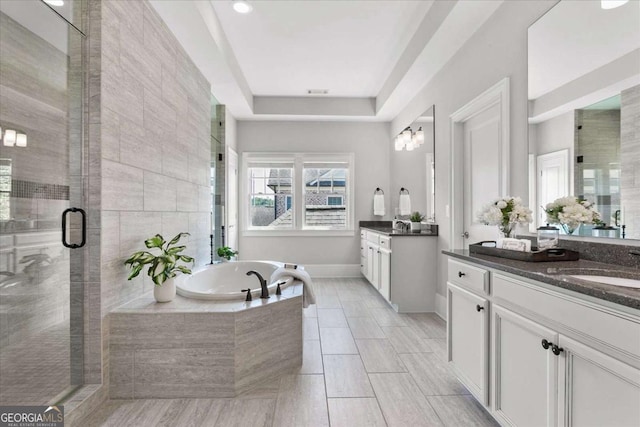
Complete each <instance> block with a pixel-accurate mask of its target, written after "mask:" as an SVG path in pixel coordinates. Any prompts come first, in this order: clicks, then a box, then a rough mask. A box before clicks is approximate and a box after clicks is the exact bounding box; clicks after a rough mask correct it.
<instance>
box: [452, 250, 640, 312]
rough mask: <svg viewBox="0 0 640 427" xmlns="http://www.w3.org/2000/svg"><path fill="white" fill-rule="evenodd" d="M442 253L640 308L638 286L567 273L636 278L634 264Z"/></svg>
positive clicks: (458, 251) (466, 251)
mask: <svg viewBox="0 0 640 427" xmlns="http://www.w3.org/2000/svg"><path fill="white" fill-rule="evenodd" d="M442 253H443V254H445V255H449V256H451V257H454V258H459V259H462V260H466V261H471V262H474V263H477V264H480V265H483V266H485V267H490V268H494V269H496V270H501V271H506V272H508V273H513V274H516V275H518V276H522V277H526V278H529V279H532V280H537V281H540V282H543V283H546V284H549V285H552V286H557V287H559V288H563V289H568V290H570V291H574V292H578V293H581V294H584V295H589V296H592V297H595V298H598V299H602V300H605V301H609V302H613V303H616V304H620V305H624V306H626V307H631V308H634V309H636V310H640V289H635V288H627V287H622V286H614V285H607V284H604V283H597V282H591V281H584V280H580V279H576V278H574V277H570V275H579V274H588V275H599V276H614V277H625V278H629V279H638V280H640V270H638V269H637V268H632V267H625V266H621V265H615V264H605V263H602V262H596V261H588V260H579V261H556V262H525V261H516V260H512V259H506V258H498V257H493V256H488V255H479V254H470V253H469V251H468V250H462V249H454V250H450V251H442ZM639 314H640V313H639Z"/></svg>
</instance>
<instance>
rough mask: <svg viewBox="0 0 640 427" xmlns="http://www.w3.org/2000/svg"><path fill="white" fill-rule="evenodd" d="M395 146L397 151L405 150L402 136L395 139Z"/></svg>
mask: <svg viewBox="0 0 640 427" xmlns="http://www.w3.org/2000/svg"><path fill="white" fill-rule="evenodd" d="M394 145H395V149H396V151H402V149H403V148H404V139H403V138H402V135H398V136H396V137H395V140H394Z"/></svg>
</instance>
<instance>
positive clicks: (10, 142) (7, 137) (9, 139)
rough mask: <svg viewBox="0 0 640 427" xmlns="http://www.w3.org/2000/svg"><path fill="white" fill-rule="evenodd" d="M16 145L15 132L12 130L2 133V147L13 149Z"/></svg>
mask: <svg viewBox="0 0 640 427" xmlns="http://www.w3.org/2000/svg"><path fill="white" fill-rule="evenodd" d="M15 144H16V131H15V130H13V129H7V130H6V131H4V145H6V146H7V147H13V146H14V145H15Z"/></svg>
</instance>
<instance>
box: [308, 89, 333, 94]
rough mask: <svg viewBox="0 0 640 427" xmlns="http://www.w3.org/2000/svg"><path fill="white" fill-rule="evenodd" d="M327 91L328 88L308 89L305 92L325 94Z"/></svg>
mask: <svg viewBox="0 0 640 427" xmlns="http://www.w3.org/2000/svg"><path fill="white" fill-rule="evenodd" d="M328 93H329V89H308V90H307V94H309V95H326V94H328Z"/></svg>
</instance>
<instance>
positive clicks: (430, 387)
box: [400, 353, 469, 396]
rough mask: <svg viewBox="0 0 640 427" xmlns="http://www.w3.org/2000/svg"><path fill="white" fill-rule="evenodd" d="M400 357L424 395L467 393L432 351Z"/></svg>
mask: <svg viewBox="0 0 640 427" xmlns="http://www.w3.org/2000/svg"><path fill="white" fill-rule="evenodd" d="M400 358H401V359H402V361H403V362H404V364H405V366H406V367H407V369H408V370H409V373H410V374H411V376H412V377H413V379H414V380H415V381H416V383H417V384H418V386H419V387H420V390H422V392H423V393H424V395H425V396H441V395H452V394H469V392H468V391H467V389H466V388H464V386H463V385H462V384H461V383H460V382H459V381H458V380H457V379H456V377H455V375H454V374H453V372H452V371H451V370H450V369H449V366H448V365H447V363H446V362H444V361H442V360H441V359H440V358H439V357H438V356H437V355H435V354H433V353H411V354H401V355H400Z"/></svg>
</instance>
